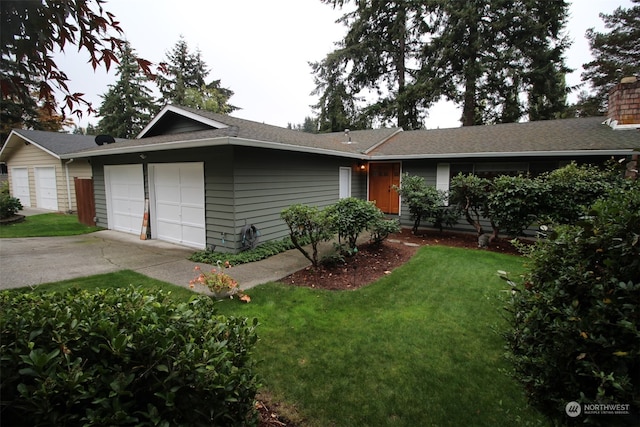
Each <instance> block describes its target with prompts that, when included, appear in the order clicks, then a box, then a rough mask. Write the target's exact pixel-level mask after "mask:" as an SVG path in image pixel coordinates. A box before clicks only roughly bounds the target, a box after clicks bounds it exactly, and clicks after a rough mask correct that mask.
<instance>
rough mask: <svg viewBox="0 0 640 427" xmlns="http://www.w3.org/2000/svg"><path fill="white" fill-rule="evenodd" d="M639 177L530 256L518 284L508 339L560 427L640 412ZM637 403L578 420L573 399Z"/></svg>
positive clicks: (530, 391)
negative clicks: (571, 408)
mask: <svg viewBox="0 0 640 427" xmlns="http://www.w3.org/2000/svg"><path fill="white" fill-rule="evenodd" d="M639 184H640V181H638V182H636V183H634V184H630V186H629V188H628V189H627V190H626V191H619V190H616V191H613V192H611V194H610V195H609V197H607V198H606V199H604V200H601V201H598V202H596V204H595V205H594V206H593V207H592V208H591V210H590V211H589V212H588V215H587V216H586V217H585V218H584V219H582V220H581V221H579V222H578V223H576V224H575V225H571V226H567V225H565V226H558V227H557V228H556V229H555V230H554V231H553V232H552V233H550V235H549V239H548V240H541V241H539V242H537V244H536V245H535V246H534V248H533V249H532V250H531V251H530V252H529V254H528V256H529V262H528V267H529V272H528V274H527V275H526V276H525V277H524V278H523V280H522V282H521V283H518V284H516V283H514V282H511V281H510V283H511V285H512V286H513V292H512V294H511V295H512V296H511V298H510V300H509V304H508V310H509V312H510V314H511V315H510V323H511V326H512V328H511V330H510V332H509V333H508V334H507V336H506V338H507V341H508V344H509V349H510V355H509V356H510V359H511V360H512V362H513V363H514V367H515V375H516V378H517V379H518V380H519V381H520V382H521V383H522V384H523V385H524V387H525V391H526V392H527V395H528V397H529V399H530V401H531V402H532V403H533V404H534V405H535V406H537V407H538V408H540V409H541V410H542V411H544V412H545V413H546V414H547V415H549V416H550V418H552V419H553V420H554V421H555V422H556V423H560V424H565V423H567V424H570V423H575V424H580V425H584V424H590V425H606V426H611V425H631V424H629V423H630V422H631V421H632V420H634V419H635V420H636V421H637V419H638V418H635V417H638V414H640V331H639V325H640V185H639ZM571 401H576V402H578V403H581V404H583V405H584V404H621V405H629V411H630V415H628V416H623V415H611V416H602V415H599V416H593V415H589V414H582V415H580V416H579V417H575V418H570V417H568V416H567V415H566V414H565V406H566V404H567V403H568V402H571Z"/></svg>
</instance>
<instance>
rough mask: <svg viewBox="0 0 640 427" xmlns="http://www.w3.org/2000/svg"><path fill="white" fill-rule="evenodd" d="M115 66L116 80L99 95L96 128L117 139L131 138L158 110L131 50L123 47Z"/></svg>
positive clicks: (127, 44)
mask: <svg viewBox="0 0 640 427" xmlns="http://www.w3.org/2000/svg"><path fill="white" fill-rule="evenodd" d="M119 60H120V64H119V65H118V68H117V75H118V76H119V77H118V81H117V82H116V83H115V84H114V85H109V90H108V91H107V93H106V94H104V95H102V104H101V105H100V108H99V110H98V114H99V116H100V117H102V118H101V119H100V121H99V122H98V126H97V128H98V130H99V131H100V132H101V133H105V134H108V135H111V136H113V137H116V138H134V137H135V136H136V135H138V134H139V133H140V131H142V129H144V127H145V126H146V125H147V123H149V121H150V120H151V118H152V116H153V115H154V114H155V113H156V112H157V111H158V106H157V105H156V104H155V101H154V98H153V96H152V91H151V89H150V88H149V87H147V86H146V83H147V82H148V79H147V77H146V76H145V75H144V74H143V73H142V72H141V71H140V68H139V67H138V65H137V63H136V60H135V53H134V50H133V49H132V48H131V46H130V44H129V43H128V42H126V43H125V45H124V46H123V49H122V52H121V54H120V56H119Z"/></svg>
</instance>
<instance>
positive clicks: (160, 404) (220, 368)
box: [0, 287, 258, 426]
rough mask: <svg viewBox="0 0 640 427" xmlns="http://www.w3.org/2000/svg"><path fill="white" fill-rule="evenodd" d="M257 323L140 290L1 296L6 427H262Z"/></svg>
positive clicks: (202, 301) (199, 301)
mask: <svg viewBox="0 0 640 427" xmlns="http://www.w3.org/2000/svg"><path fill="white" fill-rule="evenodd" d="M256 325H257V322H256V321H255V320H254V321H253V322H248V321H247V320H246V319H242V318H227V317H224V316H219V315H216V314H215V307H214V302H213V301H212V300H211V299H210V298H207V297H203V296H199V297H194V298H192V299H191V300H190V301H189V302H187V303H177V302H175V301H173V300H172V299H171V298H170V297H169V294H168V293H165V292H161V291H157V292H149V291H144V290H141V289H137V288H134V287H129V288H123V289H102V290H98V291H94V292H89V291H81V290H71V291H69V292H65V293H24V294H18V293H16V292H8V291H5V292H1V293H0V326H1V336H0V370H1V372H2V382H1V384H0V393H1V394H2V403H1V405H2V406H1V407H0V414H1V420H0V424H2V425H11V426H35V425H119V426H129V425H131V426H133V425H136V426H151V425H153V426H156V425H162V426H169V425H171V426H205V425H206V426H210V425H220V426H236V425H252V424H255V422H256V421H255V420H256V416H255V409H254V398H255V393H256V390H257V387H258V384H257V381H256V376H255V374H254V362H253V361H252V357H251V351H252V348H253V346H254V344H255V343H256V340H257V336H256V333H255V328H256Z"/></svg>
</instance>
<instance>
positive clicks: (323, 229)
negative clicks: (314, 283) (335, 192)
mask: <svg viewBox="0 0 640 427" xmlns="http://www.w3.org/2000/svg"><path fill="white" fill-rule="evenodd" d="M280 217H281V218H282V220H283V221H284V222H285V223H286V224H287V227H288V228H289V237H290V238H291V242H292V243H293V245H294V247H295V248H296V249H298V250H299V251H300V252H301V253H302V254H303V255H304V256H305V258H307V259H308V260H309V261H311V264H312V265H313V266H314V267H316V268H317V267H318V266H319V265H320V259H319V258H318V245H319V244H320V243H321V242H326V241H328V240H329V239H331V237H332V236H333V232H332V230H331V225H330V218H329V216H328V215H327V210H326V209H322V210H320V209H318V208H317V207H315V206H307V205H303V204H295V205H291V206H289V207H288V208H287V209H284V210H282V212H280ZM307 242H308V244H310V245H311V253H309V252H307V250H306V249H305V248H304V247H303V246H304V245H305V244H306V243H307Z"/></svg>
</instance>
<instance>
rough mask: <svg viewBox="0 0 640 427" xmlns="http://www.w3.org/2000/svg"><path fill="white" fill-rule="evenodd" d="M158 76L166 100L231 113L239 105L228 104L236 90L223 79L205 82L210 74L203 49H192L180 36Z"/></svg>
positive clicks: (163, 99)
mask: <svg viewBox="0 0 640 427" xmlns="http://www.w3.org/2000/svg"><path fill="white" fill-rule="evenodd" d="M160 70H161V71H160V73H159V74H158V76H157V78H156V82H157V84H158V89H159V90H160V93H161V94H162V101H163V103H165V104H176V105H182V106H187V107H193V108H198V109H203V110H207V111H212V112H215V113H222V114H228V113H230V112H232V111H234V110H237V109H238V107H235V106H233V105H231V104H229V98H231V96H233V91H232V90H230V89H227V88H223V87H222V86H221V84H220V80H213V81H211V82H210V83H207V82H206V78H207V76H208V75H209V69H208V68H207V64H206V63H205V62H204V60H203V59H202V53H201V52H200V50H196V51H195V52H194V53H192V52H191V51H190V50H189V46H188V45H187V42H186V41H185V40H184V38H183V37H182V36H181V37H180V39H179V40H178V42H177V43H176V44H175V46H174V47H173V48H172V49H171V50H170V51H168V52H167V58H166V61H165V62H164V63H163V64H161V67H160Z"/></svg>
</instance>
